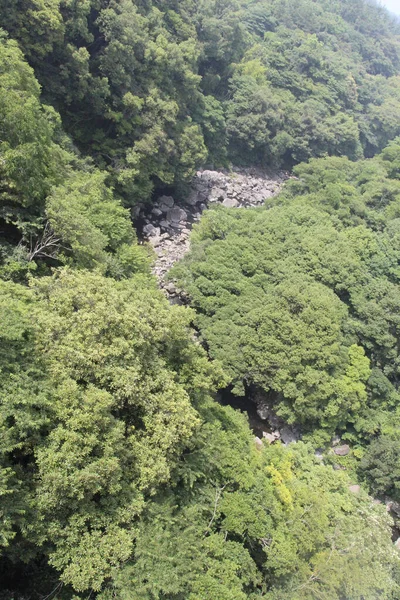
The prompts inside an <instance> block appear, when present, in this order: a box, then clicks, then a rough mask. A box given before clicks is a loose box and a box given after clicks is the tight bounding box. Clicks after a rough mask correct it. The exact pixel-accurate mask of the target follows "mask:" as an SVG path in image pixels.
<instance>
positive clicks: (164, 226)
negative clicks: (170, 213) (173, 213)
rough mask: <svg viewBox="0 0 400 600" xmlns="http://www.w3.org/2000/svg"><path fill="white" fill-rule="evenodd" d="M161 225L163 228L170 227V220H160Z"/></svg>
mask: <svg viewBox="0 0 400 600" xmlns="http://www.w3.org/2000/svg"><path fill="white" fill-rule="evenodd" d="M160 227H161V229H168V227H169V223H168V221H160Z"/></svg>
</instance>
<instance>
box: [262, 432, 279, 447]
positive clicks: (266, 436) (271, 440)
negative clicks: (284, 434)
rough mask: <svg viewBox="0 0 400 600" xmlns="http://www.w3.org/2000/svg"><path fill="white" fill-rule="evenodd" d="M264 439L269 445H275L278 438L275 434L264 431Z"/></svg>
mask: <svg viewBox="0 0 400 600" xmlns="http://www.w3.org/2000/svg"><path fill="white" fill-rule="evenodd" d="M263 438H264V439H265V440H267V441H268V443H269V444H273V443H274V442H275V441H276V437H275V436H274V434H273V433H267V432H266V431H263Z"/></svg>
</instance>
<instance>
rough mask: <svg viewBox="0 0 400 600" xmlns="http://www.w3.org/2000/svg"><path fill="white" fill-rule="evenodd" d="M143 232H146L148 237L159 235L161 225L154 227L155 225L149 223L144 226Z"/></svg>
mask: <svg viewBox="0 0 400 600" xmlns="http://www.w3.org/2000/svg"><path fill="white" fill-rule="evenodd" d="M143 233H144V235H146V236H148V237H152V236H156V237H159V236H160V233H161V231H160V228H159V227H154V225H152V224H151V223H149V224H148V225H145V226H144V227H143Z"/></svg>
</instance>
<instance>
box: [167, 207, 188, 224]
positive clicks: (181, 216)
mask: <svg viewBox="0 0 400 600" xmlns="http://www.w3.org/2000/svg"><path fill="white" fill-rule="evenodd" d="M186 219H187V212H186V211H185V210H183V208H177V207H174V208H171V209H170V210H169V211H168V212H167V221H170V222H171V223H180V222H181V221H186Z"/></svg>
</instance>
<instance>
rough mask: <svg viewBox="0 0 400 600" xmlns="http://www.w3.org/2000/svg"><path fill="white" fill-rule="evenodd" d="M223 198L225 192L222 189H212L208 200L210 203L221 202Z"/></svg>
mask: <svg viewBox="0 0 400 600" xmlns="http://www.w3.org/2000/svg"><path fill="white" fill-rule="evenodd" d="M225 197H226V192H225V190H223V189H222V188H213V189H212V190H211V194H210V195H209V197H208V199H209V201H210V202H219V201H221V200H224V199H225Z"/></svg>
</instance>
